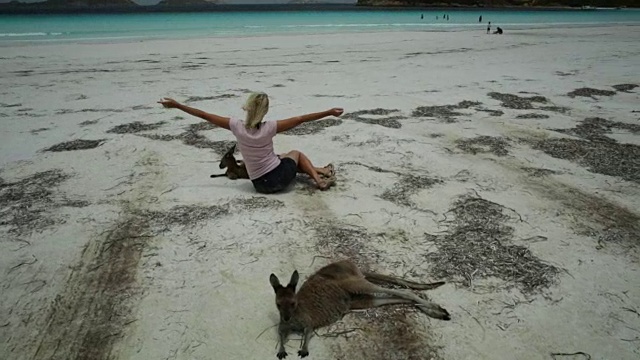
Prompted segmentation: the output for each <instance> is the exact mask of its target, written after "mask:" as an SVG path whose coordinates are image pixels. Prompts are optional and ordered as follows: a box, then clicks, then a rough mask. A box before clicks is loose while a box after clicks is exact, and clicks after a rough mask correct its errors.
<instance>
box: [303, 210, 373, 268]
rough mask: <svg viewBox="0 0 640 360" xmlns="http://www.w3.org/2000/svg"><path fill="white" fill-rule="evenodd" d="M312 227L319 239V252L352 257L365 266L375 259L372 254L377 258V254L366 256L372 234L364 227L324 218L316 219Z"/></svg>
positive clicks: (354, 260)
mask: <svg viewBox="0 0 640 360" xmlns="http://www.w3.org/2000/svg"><path fill="white" fill-rule="evenodd" d="M312 227H313V229H314V230H315V234H316V238H317V239H318V240H317V242H316V246H317V248H318V252H319V253H320V254H322V255H324V256H329V257H331V258H335V259H340V258H342V259H345V258H346V259H350V260H351V261H353V262H354V263H356V264H357V265H358V266H362V267H363V268H367V267H368V264H367V262H368V261H375V259H372V258H371V256H373V257H374V258H377V255H375V254H368V256H367V258H365V257H364V253H365V251H364V250H365V244H367V243H368V242H369V241H370V236H369V234H368V233H367V231H366V229H364V228H362V227H359V226H354V225H345V224H339V223H338V224H336V223H327V222H326V221H323V220H316V221H314V223H312Z"/></svg>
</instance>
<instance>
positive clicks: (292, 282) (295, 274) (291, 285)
mask: <svg viewBox="0 0 640 360" xmlns="http://www.w3.org/2000/svg"><path fill="white" fill-rule="evenodd" d="M299 278H300V275H299V274H298V270H296V271H294V272H293V274H291V280H289V284H288V285H287V287H288V288H291V289H293V290H295V289H296V285H298V280H299Z"/></svg>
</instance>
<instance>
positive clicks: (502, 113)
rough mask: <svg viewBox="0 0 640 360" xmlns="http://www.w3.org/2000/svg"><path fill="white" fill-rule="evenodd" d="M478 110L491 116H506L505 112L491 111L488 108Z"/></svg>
mask: <svg viewBox="0 0 640 360" xmlns="http://www.w3.org/2000/svg"><path fill="white" fill-rule="evenodd" d="M476 110H478V111H482V112H486V113H488V114H489V115H491V116H496V117H497V116H502V115H504V111H502V110H491V109H487V108H476Z"/></svg>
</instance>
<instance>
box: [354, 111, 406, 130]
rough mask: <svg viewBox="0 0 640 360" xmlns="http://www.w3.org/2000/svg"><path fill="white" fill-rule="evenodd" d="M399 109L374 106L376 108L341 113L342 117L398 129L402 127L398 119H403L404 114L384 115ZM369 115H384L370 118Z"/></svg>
mask: <svg viewBox="0 0 640 360" xmlns="http://www.w3.org/2000/svg"><path fill="white" fill-rule="evenodd" d="M399 111H400V110H396V109H382V108H376V109H370V110H359V111H354V112H352V113H347V114H344V115H342V118H344V119H350V120H354V121H357V122H361V123H365V124H372V125H380V126H384V127H387V128H390V129H400V128H401V127H402V124H401V123H400V121H399V120H404V119H405V117H404V116H400V115H395V116H386V115H389V114H392V113H395V112H399ZM371 115H375V116H385V117H378V118H372V117H371Z"/></svg>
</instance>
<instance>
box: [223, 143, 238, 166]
mask: <svg viewBox="0 0 640 360" xmlns="http://www.w3.org/2000/svg"><path fill="white" fill-rule="evenodd" d="M234 152H236V144H233V146H232V147H231V148H230V149H229V150H227V152H226V153H225V154H224V156H223V157H222V160H220V169H224V168H226V167H227V164H228V163H229V162H230V161H232V162H233V163H235V162H236V158H235V156H233V153H234Z"/></svg>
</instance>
